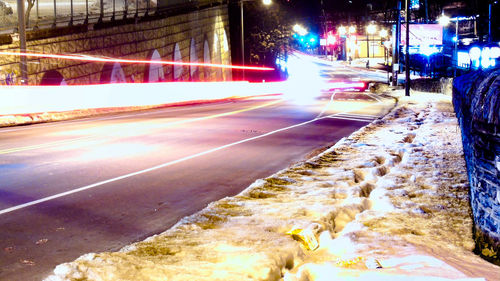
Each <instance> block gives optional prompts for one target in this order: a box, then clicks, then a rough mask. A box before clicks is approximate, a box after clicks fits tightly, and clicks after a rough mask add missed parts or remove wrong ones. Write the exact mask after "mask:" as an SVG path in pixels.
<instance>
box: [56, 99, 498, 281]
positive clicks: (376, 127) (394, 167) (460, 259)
mask: <svg viewBox="0 0 500 281" xmlns="http://www.w3.org/2000/svg"><path fill="white" fill-rule="evenodd" d="M391 95H394V96H395V97H396V98H398V99H399V102H398V104H399V105H398V107H397V108H396V109H394V110H393V111H392V112H391V113H389V114H388V115H387V116H386V117H384V118H382V119H380V120H376V121H374V122H373V123H371V124H370V125H368V126H366V127H364V128H362V129H360V130H359V131H357V132H355V133H354V134H352V135H351V136H349V137H348V138H344V139H342V140H341V141H339V142H338V143H337V144H336V145H335V146H334V147H331V148H329V149H328V150H326V151H325V152H323V153H322V154H320V155H318V156H316V157H314V158H312V159H310V160H309V161H306V162H304V163H301V164H297V165H294V166H291V167H290V168H288V169H285V170H282V171H280V172H278V173H276V174H274V175H272V176H270V177H268V178H266V179H262V180H257V181H256V182H255V183H254V184H252V185H251V186H249V187H248V188H247V189H246V190H244V191H243V192H241V193H240V194H239V195H237V196H234V197H230V198H224V199H222V200H219V201H217V202H214V203H211V204H210V205H209V206H208V207H207V208H205V209H204V210H202V211H200V212H199V213H196V214H194V215H192V216H190V217H186V218H184V219H182V220H181V221H180V222H179V223H178V224H176V225H175V226H174V227H173V228H171V229H169V230H167V231H165V232H164V233H162V234H159V235H156V236H153V237H150V238H148V239H146V240H145V241H142V242H138V243H135V244H132V245H129V246H127V247H124V248H123V249H122V250H121V251H119V252H106V253H90V254H86V255H83V256H81V257H80V258H78V259H77V260H75V261H73V262H69V263H66V264H62V265H59V266H57V267H56V268H55V270H54V274H53V275H51V276H49V277H48V278H47V279H46V280H51V281H52V280H283V281H299V280H300V281H305V280H309V281H313V280H314V281H322V280H370V281H372V280H384V281H386V280H404V281H407V280H457V279H458V280H489V281H494V280H498V276H500V267H498V266H495V265H492V264H490V263H488V262H486V261H484V260H482V259H481V258H479V257H477V256H476V255H474V254H473V253H472V252H471V251H472V249H473V247H474V242H473V240H472V233H471V229H472V220H471V218H470V215H469V214H470V212H471V211H470V209H469V203H468V181H467V176H466V173H465V163H464V160H463V156H462V155H463V152H462V147H461V138H460V128H459V127H458V125H457V120H456V118H455V114H454V112H453V107H452V105H451V97H449V96H445V95H440V94H426V93H414V92H413V93H412V96H411V97H404V91H397V92H393V93H392V94H391Z"/></svg>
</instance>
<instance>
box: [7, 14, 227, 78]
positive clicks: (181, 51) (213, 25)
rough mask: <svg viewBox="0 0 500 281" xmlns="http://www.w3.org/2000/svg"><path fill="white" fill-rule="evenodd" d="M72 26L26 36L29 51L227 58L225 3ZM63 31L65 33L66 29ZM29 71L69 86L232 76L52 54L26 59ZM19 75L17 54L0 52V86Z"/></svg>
mask: <svg viewBox="0 0 500 281" xmlns="http://www.w3.org/2000/svg"><path fill="white" fill-rule="evenodd" d="M113 25H114V26H113ZM72 31H74V33H71V32H69V33H70V34H68V35H62V36H55V35H54V34H53V32H52V34H49V36H50V37H49V38H45V39H32V40H29V38H28V42H27V50H28V52H30V51H31V52H40V53H52V54H75V53H80V54H88V55H97V56H106V57H112V58H126V59H142V60H151V59H162V60H169V61H172V60H173V61H183V62H194V61H196V62H211V63H226V64H230V62H231V55H230V53H231V52H230V42H229V20H228V8H227V5H220V6H215V7H211V8H207V9H203V10H199V11H195V12H189V13H186V14H181V15H175V16H170V17H166V18H159V19H154V18H151V19H146V20H143V21H140V22H134V23H128V24H123V25H116V24H113V23H110V24H107V25H106V24H104V25H88V26H78V27H72ZM40 32H42V31H40ZM56 32H57V30H56ZM65 32H66V33H68V32H67V30H66V31H65ZM2 50H15V51H18V50H19V41H17V42H14V43H11V44H8V45H1V46H0V51H2ZM47 73H49V74H47ZM28 74H29V75H28V83H29V84H30V85H39V84H42V83H47V82H54V81H55V83H51V84H60V82H62V79H64V83H66V84H69V85H82V84H97V83H103V82H120V81H121V82H147V81H154V80H157V81H189V80H195V81H198V80H201V81H215V80H218V81H221V80H231V78H232V77H231V70H228V69H225V70H222V69H217V68H201V67H186V66H184V67H181V66H163V67H160V68H158V67H157V66H150V65H145V64H121V65H120V64H104V63H100V62H81V61H71V60H62V59H51V58H28ZM20 80H21V79H20V68H19V57H17V56H5V55H0V85H1V84H3V85H6V84H9V85H12V84H20V83H21V81H20ZM60 80H61V81H60Z"/></svg>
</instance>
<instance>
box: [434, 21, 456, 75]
mask: <svg viewBox="0 0 500 281" xmlns="http://www.w3.org/2000/svg"><path fill="white" fill-rule="evenodd" d="M451 21H452V19H451V18H450V17H448V16H446V15H444V14H443V15H441V17H439V19H438V22H439V24H440V25H441V26H443V27H444V26H447V25H449V24H450V22H451ZM458 22H459V20H458V18H456V19H455V37H454V38H453V41H454V42H455V49H454V52H453V58H454V60H455V62H454V63H453V64H454V65H453V77H455V76H456V75H457V68H456V67H457V66H456V63H457V61H458V55H457V48H458Z"/></svg>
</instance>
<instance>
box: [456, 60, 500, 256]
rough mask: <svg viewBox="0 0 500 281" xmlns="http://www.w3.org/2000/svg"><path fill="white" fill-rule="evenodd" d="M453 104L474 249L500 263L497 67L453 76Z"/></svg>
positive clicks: (499, 81) (499, 75) (499, 70)
mask: <svg viewBox="0 0 500 281" xmlns="http://www.w3.org/2000/svg"><path fill="white" fill-rule="evenodd" d="M453 103H454V106H455V111H456V113H457V117H458V119H459V123H460V127H461V129H462V142H463V146H464V155H465V160H466V163H467V173H468V176H469V182H470V186H471V192H470V203H471V206H472V212H473V217H474V229H473V231H474V240H475V241H476V248H475V252H476V253H477V254H480V255H481V256H483V257H484V258H485V259H487V260H489V261H491V262H493V263H495V264H498V265H500V254H499V252H500V68H497V69H494V70H489V71H477V72H474V73H471V74H467V75H464V76H460V77H458V78H456V79H455V81H454V82H453Z"/></svg>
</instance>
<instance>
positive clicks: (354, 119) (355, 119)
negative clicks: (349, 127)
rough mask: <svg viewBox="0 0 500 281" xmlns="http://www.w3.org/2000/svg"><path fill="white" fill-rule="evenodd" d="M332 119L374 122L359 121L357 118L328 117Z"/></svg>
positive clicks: (363, 120)
mask: <svg viewBox="0 0 500 281" xmlns="http://www.w3.org/2000/svg"><path fill="white" fill-rule="evenodd" d="M328 118H330V119H341V120H350V121H359V122H368V123H370V122H372V121H373V120H367V119H357V118H349V117H342V116H332V117H328Z"/></svg>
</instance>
